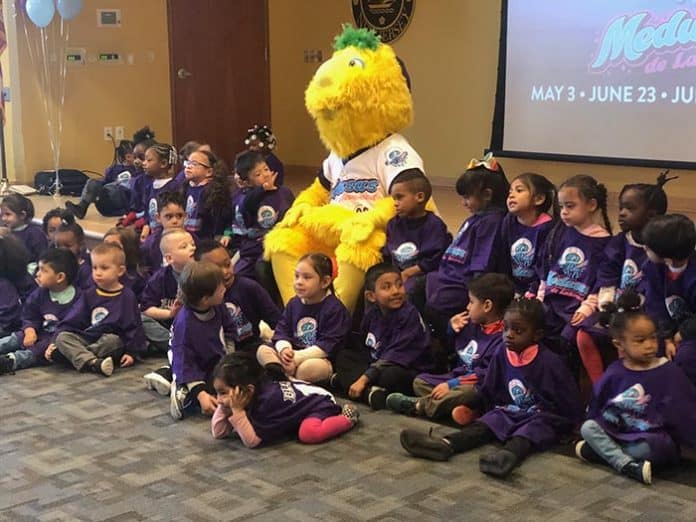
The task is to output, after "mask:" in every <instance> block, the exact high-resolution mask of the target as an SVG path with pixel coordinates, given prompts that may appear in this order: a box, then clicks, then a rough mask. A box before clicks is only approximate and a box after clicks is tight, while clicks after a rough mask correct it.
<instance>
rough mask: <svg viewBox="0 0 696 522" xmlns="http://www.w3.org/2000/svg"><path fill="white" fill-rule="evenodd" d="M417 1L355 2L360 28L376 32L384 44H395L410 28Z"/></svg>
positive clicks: (354, 9)
mask: <svg viewBox="0 0 696 522" xmlns="http://www.w3.org/2000/svg"><path fill="white" fill-rule="evenodd" d="M415 3H416V0H353V18H354V19H355V23H356V24H357V26H358V27H365V28H367V29H372V30H373V31H375V32H376V33H377V34H378V35H379V36H380V38H381V39H382V41H383V42H385V43H386V42H393V41H394V40H396V39H397V38H399V37H400V36H401V35H402V34H403V32H404V31H405V30H406V27H408V23H409V22H410V21H411V17H412V16H413V8H414V4H415Z"/></svg>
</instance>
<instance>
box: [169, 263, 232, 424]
mask: <svg viewBox="0 0 696 522" xmlns="http://www.w3.org/2000/svg"><path fill="white" fill-rule="evenodd" d="M179 287H180V288H181V299H182V301H183V306H182V308H181V310H179V312H178V313H177V314H176V317H174V322H173V323H172V337H171V341H170V344H169V346H170V349H169V360H170V361H171V363H172V376H173V379H174V380H173V383H172V387H171V395H170V402H169V413H170V414H171V416H172V418H173V419H175V420H180V419H183V418H184V416H185V415H187V414H190V413H192V412H193V411H195V410H196V407H199V408H200V411H201V412H202V413H203V414H205V415H208V416H210V415H212V414H213V413H214V412H215V408H217V398H216V397H215V390H214V388H213V369H214V368H215V365H216V364H217V363H218V361H219V360H220V358H221V357H222V356H223V355H225V352H226V343H225V338H226V337H229V338H232V339H235V331H234V325H233V323H232V318H231V316H230V314H229V312H228V311H227V308H226V307H225V305H224V304H223V299H224V297H225V284H224V283H223V275H222V270H220V269H219V268H218V267H217V266H215V265H213V264H212V263H205V262H202V261H194V262H191V263H189V264H187V265H186V266H185V267H184V270H183V271H182V272H181V277H180V278H179Z"/></svg>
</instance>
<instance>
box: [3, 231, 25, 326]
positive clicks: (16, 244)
mask: <svg viewBox="0 0 696 522" xmlns="http://www.w3.org/2000/svg"><path fill="white" fill-rule="evenodd" d="M28 260H29V253H28V252H27V249H26V248H25V247H24V244H23V243H22V242H21V241H20V240H19V239H17V238H16V237H15V236H14V235H13V234H12V233H10V232H9V231H8V230H7V229H0V337H6V336H8V335H11V334H12V333H13V332H15V331H17V330H18V329H19V328H20V327H21V325H22V322H21V311H22V305H21V301H20V298H21V296H22V294H23V292H22V291H21V290H20V288H19V287H20V286H24V283H25V281H26V278H27V263H28Z"/></svg>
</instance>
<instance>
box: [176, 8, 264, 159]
mask: <svg viewBox="0 0 696 522" xmlns="http://www.w3.org/2000/svg"><path fill="white" fill-rule="evenodd" d="M168 12H169V52H170V62H169V63H170V77H171V92H172V124H173V131H174V144H175V146H176V147H177V148H179V147H181V146H182V145H183V144H184V143H185V142H186V141H189V140H196V141H201V142H205V143H209V144H210V145H211V147H212V148H213V151H215V152H216V153H217V155H218V156H220V157H222V158H224V159H225V161H227V162H228V164H230V166H231V165H232V163H231V162H232V161H233V160H234V156H235V154H236V153H237V152H239V151H241V150H243V149H244V137H245V136H246V132H247V129H249V128H250V127H251V126H252V125H253V124H255V123H259V124H270V117H271V110H270V105H271V102H270V86H269V77H270V74H269V66H268V4H267V1H266V0H168Z"/></svg>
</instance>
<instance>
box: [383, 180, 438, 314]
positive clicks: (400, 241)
mask: <svg viewBox="0 0 696 522" xmlns="http://www.w3.org/2000/svg"><path fill="white" fill-rule="evenodd" d="M389 193H390V195H391V197H392V199H393V200H394V206H395V207H396V216H394V217H393V218H392V219H390V220H389V222H388V223H387V243H386V244H385V245H384V248H383V249H382V256H383V257H384V261H391V262H392V264H395V265H396V266H398V267H399V269H400V270H401V278H402V279H403V281H404V285H405V286H406V293H407V294H408V296H409V299H410V300H411V302H412V303H413V304H415V305H416V308H418V311H419V312H421V313H423V311H424V309H425V276H426V274H428V272H432V271H434V270H437V269H438V266H439V265H440V260H441V259H442V254H444V253H445V250H446V249H447V247H448V246H449V244H450V243H451V242H452V235H451V234H450V233H449V232H447V225H445V223H444V222H443V221H442V219H440V218H439V217H438V216H436V215H435V214H433V213H432V212H429V211H427V210H426V209H425V206H426V204H427V203H428V201H429V200H430V197H431V196H432V193H433V189H432V187H431V185H430V181H428V178H426V177H425V174H423V171H421V170H420V169H408V170H405V171H403V172H401V173H400V174H399V175H398V176H397V177H396V179H395V180H394V182H393V183H392V185H391V188H390V189H389Z"/></svg>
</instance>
